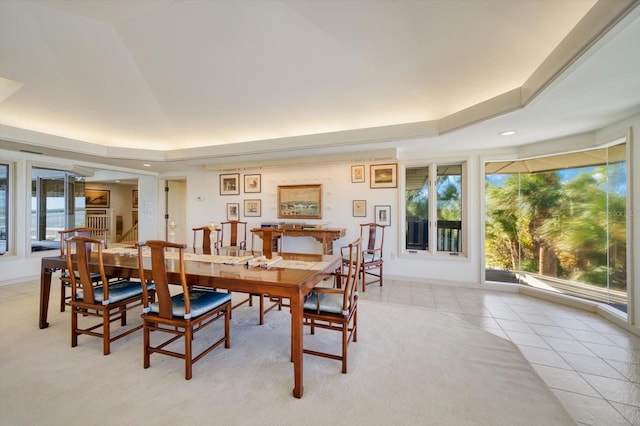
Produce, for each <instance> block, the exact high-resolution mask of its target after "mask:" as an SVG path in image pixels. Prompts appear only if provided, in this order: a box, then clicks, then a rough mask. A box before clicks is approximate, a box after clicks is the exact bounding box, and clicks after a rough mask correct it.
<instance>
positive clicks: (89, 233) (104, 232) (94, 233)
mask: <svg viewBox="0 0 640 426" xmlns="http://www.w3.org/2000/svg"><path fill="white" fill-rule="evenodd" d="M108 232H109V230H108V229H106V228H105V229H103V228H89V227H81V228H73V229H63V230H62V231H58V234H59V235H60V237H59V238H60V257H64V256H65V254H66V252H67V250H66V248H67V246H66V239H67V238H70V237H72V236H74V235H77V236H81V237H87V238H91V237H93V238H96V237H101V238H98V239H102V240H104V242H105V248H106V245H107V239H108ZM76 278H78V277H76ZM91 280H92V281H93V283H94V284H97V283H99V282H100V274H99V273H97V272H96V273H92V274H91ZM70 288H71V277H70V276H69V271H68V270H66V269H64V270H62V271H61V272H60V312H64V311H65V308H66V306H67V305H70V302H69V301H70V300H71V293H69V294H68V295H67V289H70Z"/></svg>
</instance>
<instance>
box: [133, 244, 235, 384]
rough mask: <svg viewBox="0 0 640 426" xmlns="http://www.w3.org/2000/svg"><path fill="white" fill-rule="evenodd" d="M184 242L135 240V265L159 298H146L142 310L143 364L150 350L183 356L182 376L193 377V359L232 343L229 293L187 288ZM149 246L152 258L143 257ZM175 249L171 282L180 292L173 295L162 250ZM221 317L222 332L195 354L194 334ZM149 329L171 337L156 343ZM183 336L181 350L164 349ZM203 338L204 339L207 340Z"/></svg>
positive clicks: (150, 352)
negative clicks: (180, 289)
mask: <svg viewBox="0 0 640 426" xmlns="http://www.w3.org/2000/svg"><path fill="white" fill-rule="evenodd" d="M186 247H187V246H186V244H176V243H171V242H168V241H159V240H149V241H146V242H142V243H138V268H139V274H140V277H144V278H143V281H147V282H153V284H154V285H155V291H156V295H157V298H158V301H157V302H155V303H151V302H150V301H148V300H149V299H148V298H145V299H144V300H145V301H147V302H145V304H144V308H143V313H142V324H143V335H144V368H149V366H150V365H151V360H150V358H151V354H153V353H159V354H162V355H168V356H172V357H175V358H180V359H183V360H185V379H187V380H190V379H191V377H192V365H193V363H195V362H197V361H199V360H200V359H202V358H203V357H204V356H205V355H207V354H208V353H209V352H211V351H212V350H213V349H215V348H216V347H218V346H219V345H220V344H222V343H224V346H225V348H229V347H231V338H230V334H229V319H230V318H231V294H229V293H222V292H218V291H215V290H209V289H204V288H197V289H196V288H189V285H188V284H187V278H186V274H185V267H184V249H185V248H186ZM145 248H149V249H150V251H151V253H150V254H151V259H148V258H146V257H145V252H144V249H145ZM167 249H177V250H178V259H177V266H176V267H177V271H176V272H177V274H178V278H176V279H172V280H171V282H175V283H176V284H179V285H180V286H181V288H182V292H181V293H179V294H175V295H172V294H171V291H170V289H169V281H170V279H169V276H168V271H167V265H166V262H165V260H166V258H165V251H166V250H167ZM145 264H146V265H145ZM220 318H224V335H223V336H222V337H221V338H219V339H214V340H213V342H210V343H209V344H208V345H207V346H206V347H205V348H204V349H202V350H201V351H200V352H199V354H198V355H197V356H194V354H193V348H192V345H193V340H194V334H195V333H196V332H199V331H201V330H202V329H204V327H206V326H207V325H210V324H212V323H214V322H215V321H216V320H218V319H220ZM152 331H155V332H162V333H167V334H169V335H170V336H171V337H170V338H168V339H166V340H164V341H162V342H161V343H159V344H158V345H156V346H153V345H152V344H151V337H150V333H151V332H152ZM181 338H182V339H183V341H184V352H177V351H173V350H169V349H166V347H167V346H168V345H170V344H171V343H173V342H175V341H177V340H179V339H181ZM208 339H209V338H208V337H207V338H203V341H208Z"/></svg>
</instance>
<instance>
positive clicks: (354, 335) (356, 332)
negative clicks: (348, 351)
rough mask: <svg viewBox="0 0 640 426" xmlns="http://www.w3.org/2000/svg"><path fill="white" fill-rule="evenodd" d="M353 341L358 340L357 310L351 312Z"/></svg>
mask: <svg viewBox="0 0 640 426" xmlns="http://www.w3.org/2000/svg"><path fill="white" fill-rule="evenodd" d="M353 341H354V342H357V341H358V310H357V309H356V311H355V312H354V313H353Z"/></svg>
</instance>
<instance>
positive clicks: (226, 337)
mask: <svg viewBox="0 0 640 426" xmlns="http://www.w3.org/2000/svg"><path fill="white" fill-rule="evenodd" d="M231 311H232V309H231V302H229V306H228V307H227V309H226V310H225V312H224V347H225V348H226V349H229V348H230V347H231V333H229V331H230V328H229V320H230V319H231Z"/></svg>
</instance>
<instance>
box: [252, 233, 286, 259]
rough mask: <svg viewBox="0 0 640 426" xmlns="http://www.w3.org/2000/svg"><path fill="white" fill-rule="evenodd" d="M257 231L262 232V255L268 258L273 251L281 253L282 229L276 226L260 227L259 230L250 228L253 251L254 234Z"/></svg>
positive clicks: (282, 249) (282, 242)
mask: <svg viewBox="0 0 640 426" xmlns="http://www.w3.org/2000/svg"><path fill="white" fill-rule="evenodd" d="M258 232H260V233H262V254H263V255H265V256H266V257H267V258H269V259H270V258H271V256H272V255H273V253H278V254H282V253H283V252H284V229H278V228H260V230H259V231H258V230H256V231H253V230H251V251H254V244H255V239H256V234H257V233H258ZM258 238H259V237H258Z"/></svg>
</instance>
